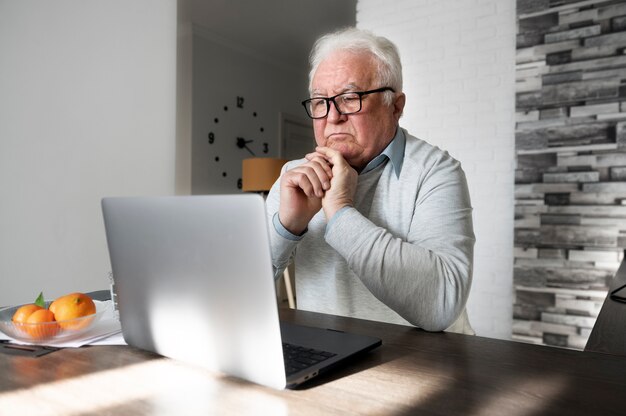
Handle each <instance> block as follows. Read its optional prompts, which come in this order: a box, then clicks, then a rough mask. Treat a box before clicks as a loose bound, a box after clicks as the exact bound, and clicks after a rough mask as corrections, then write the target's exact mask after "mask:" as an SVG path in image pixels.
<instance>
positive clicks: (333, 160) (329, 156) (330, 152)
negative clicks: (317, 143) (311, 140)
mask: <svg viewBox="0 0 626 416" xmlns="http://www.w3.org/2000/svg"><path fill="white" fill-rule="evenodd" d="M315 152H316V153H319V154H320V155H322V156H323V157H324V159H326V161H328V163H330V164H331V165H333V166H342V165H344V164H345V165H347V164H348V162H346V159H344V157H343V156H342V155H341V153H340V152H339V151H337V150H335V149H331V148H330V147H316V148H315Z"/></svg>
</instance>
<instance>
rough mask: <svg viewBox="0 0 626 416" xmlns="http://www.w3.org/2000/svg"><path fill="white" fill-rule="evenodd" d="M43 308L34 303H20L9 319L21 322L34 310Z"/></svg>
mask: <svg viewBox="0 0 626 416" xmlns="http://www.w3.org/2000/svg"><path fill="white" fill-rule="evenodd" d="M39 309H43V308H42V307H41V306H37V305H35V304H34V303H29V304H28V305H22V306H20V307H19V308H17V310H16V311H15V313H14V314H13V318H11V320H12V321H13V322H15V323H19V324H23V323H24V322H26V320H27V319H28V317H29V316H30V315H31V314H32V313H33V312H35V311H36V310H39Z"/></svg>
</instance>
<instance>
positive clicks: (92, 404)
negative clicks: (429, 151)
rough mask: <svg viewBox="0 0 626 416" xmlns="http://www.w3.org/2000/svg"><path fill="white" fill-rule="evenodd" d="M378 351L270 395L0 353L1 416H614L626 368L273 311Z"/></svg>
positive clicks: (153, 364)
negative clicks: (374, 339) (356, 335)
mask: <svg viewBox="0 0 626 416" xmlns="http://www.w3.org/2000/svg"><path fill="white" fill-rule="evenodd" d="M281 316H282V318H283V319H284V320H287V321H291V322H298V323H302V324H308V325H314V326H320V327H329V328H335V329H342V330H350V331H354V332H360V333H363V334H370V335H376V336H379V337H380V338H382V339H383V346H382V347H380V348H377V349H376V350H374V351H372V352H370V353H368V354H367V355H366V356H364V357H362V359H360V360H358V361H356V362H353V363H352V365H350V366H348V367H343V368H341V369H339V370H338V371H335V372H333V373H330V374H327V375H324V376H322V377H321V378H319V379H317V381H316V382H314V383H313V384H311V385H309V386H305V387H303V388H301V389H299V390H285V391H278V390H272V389H269V388H266V387H262V386H258V385H254V384H251V383H248V382H245V381H241V380H236V379H233V378H230V377H225V376H221V375H217V374H214V373H211V372H208V371H206V370H203V369H199V368H195V367H192V366H189V365H186V364H182V363H180V362H177V361H174V360H170V359H166V358H162V357H159V356H157V355H155V354H151V353H147V352H143V351H140V350H137V349H134V348H131V347H126V346H97V347H84V348H79V349H64V350H60V351H57V352H54V353H51V354H48V355H45V356H42V357H39V358H29V357H16V356H9V355H3V354H0V414H2V415H4V414H11V415H31V414H33V415H35V414H36V415H47V414H81V415H82V414H98V415H101V414H115V415H117V414H119V415H134V414H140V415H184V414H216V415H230V414H232V415H272V416H276V415H288V414H289V415H291V414H293V415H355V414H356V415H360V414H371V415H393V416H396V415H397V416H400V415H414V414H419V415H446V416H447V415H498V416H500V415H506V416H513V415H603V416H605V415H618V414H620V415H623V414H625V412H626V409H625V408H624V405H625V400H624V397H625V395H626V359H625V358H624V357H620V356H613V355H608V354H600V353H592V352H581V351H573V350H566V349H560V348H555V347H547V346H539V345H530V344H523V343H517V342H513V341H503V340H494V339H488V338H482V337H477V336H467V335H459V334H449V333H427V332H424V331H421V330H417V329H412V328H409V327H404V326H398V325H390V324H384V323H377V322H371V321H362V320H356V319H349V318H340V317H334V316H329V315H321V314H315V313H310V312H303V311H294V310H281Z"/></svg>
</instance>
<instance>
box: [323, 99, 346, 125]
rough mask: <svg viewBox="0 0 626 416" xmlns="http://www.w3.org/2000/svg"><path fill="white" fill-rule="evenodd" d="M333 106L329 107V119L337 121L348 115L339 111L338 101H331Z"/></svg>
mask: <svg viewBox="0 0 626 416" xmlns="http://www.w3.org/2000/svg"><path fill="white" fill-rule="evenodd" d="M331 104H332V105H331V106H330V108H329V109H328V116H327V117H328V121H330V122H331V123H332V122H337V121H339V120H341V119H343V118H344V117H346V116H345V115H343V114H341V113H340V112H339V109H338V108H337V103H336V102H334V101H331Z"/></svg>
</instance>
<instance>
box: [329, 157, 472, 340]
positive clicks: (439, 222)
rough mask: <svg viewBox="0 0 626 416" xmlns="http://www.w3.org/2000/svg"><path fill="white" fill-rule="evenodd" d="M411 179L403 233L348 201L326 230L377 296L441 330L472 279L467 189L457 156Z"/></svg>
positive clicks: (451, 319) (416, 322) (463, 300)
mask: <svg viewBox="0 0 626 416" xmlns="http://www.w3.org/2000/svg"><path fill="white" fill-rule="evenodd" d="M413 182H414V183H413V184H411V185H410V186H413V187H416V186H417V187H419V189H418V190H417V192H416V198H415V206H414V209H413V216H412V218H411V220H410V227H409V230H408V233H407V234H406V236H403V237H398V236H394V235H393V234H392V232H390V231H389V230H387V229H385V228H384V227H382V226H378V225H376V224H375V223H374V222H372V221H371V220H370V219H368V218H366V217H365V216H364V215H363V214H361V213H360V212H358V211H357V210H356V209H355V208H349V209H348V210H346V211H345V212H342V215H341V216H340V217H338V218H337V219H336V220H335V221H333V222H332V224H331V226H329V227H327V230H326V235H325V238H326V241H327V243H328V244H330V245H331V246H332V247H333V248H334V249H335V250H336V251H337V252H339V253H340V254H341V255H342V256H343V257H344V259H345V260H346V262H347V263H348V266H349V267H350V269H351V270H352V271H353V272H354V273H355V274H356V275H357V276H358V277H359V278H360V279H361V281H362V282H363V284H364V285H365V286H366V287H367V288H368V289H369V290H370V292H371V293H372V294H373V295H374V296H376V298H378V299H379V300H380V301H381V302H383V303H384V304H386V305H387V306H388V307H390V308H391V309H393V310H394V311H395V312H396V313H398V314H399V315H400V316H402V317H403V318H404V319H406V320H407V321H409V322H410V323H411V324H413V325H415V326H417V327H420V328H423V329H425V330H429V331H440V330H444V329H446V328H447V327H448V326H450V325H451V324H452V323H453V322H454V321H455V320H456V319H457V317H458V316H459V315H460V313H461V312H462V311H463V309H464V307H465V303H466V301H467V296H468V294H469V290H470V286H471V278H472V260H473V248H474V242H475V238H474V233H473V226H472V208H471V203H470V198H469V191H468V188H467V182H466V178H465V174H464V173H463V170H462V169H461V167H460V164H459V162H457V161H456V160H454V159H452V158H450V157H447V158H442V159H440V160H439V161H438V162H437V163H435V164H434V166H432V167H431V168H430V169H429V170H428V172H427V173H426V175H425V178H424V179H423V180H422V181H421V182H420V183H417V182H418V181H417V180H414V181H413ZM405 189H406V188H405ZM386 209H393V208H392V207H391V208H390V207H389V205H386Z"/></svg>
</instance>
